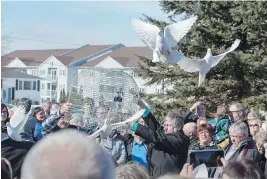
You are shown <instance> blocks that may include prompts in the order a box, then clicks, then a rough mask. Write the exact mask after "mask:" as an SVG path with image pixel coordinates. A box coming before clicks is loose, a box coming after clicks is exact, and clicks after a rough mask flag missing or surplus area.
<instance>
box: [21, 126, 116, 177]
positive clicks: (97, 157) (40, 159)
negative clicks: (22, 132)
mask: <svg viewBox="0 0 267 179" xmlns="http://www.w3.org/2000/svg"><path fill="white" fill-rule="evenodd" d="M74 139H75V140H74ZM78 178H79V179H88V178H94V179H114V178H115V168H114V164H113V161H112V158H111V157H110V155H109V154H108V153H107V152H105V151H104V150H103V149H102V148H101V147H100V146H99V145H97V144H96V143H95V142H94V140H93V139H91V138H88V136H87V135H85V134H83V133H80V132H78V131H76V130H73V129H68V130H62V131H60V132H56V133H52V134H50V135H48V136H47V137H45V138H44V139H43V140H41V141H40V142H38V143H37V144H36V145H35V146H34V147H33V148H32V150H30V152H29V153H28V155H27V156H26V158H25V161H24V163H23V166H22V175H21V179H78Z"/></svg>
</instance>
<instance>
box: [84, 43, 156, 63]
mask: <svg viewBox="0 0 267 179" xmlns="http://www.w3.org/2000/svg"><path fill="white" fill-rule="evenodd" d="M138 56H144V57H146V58H150V59H152V57H153V52H152V50H151V49H150V48H148V47H121V48H118V49H115V50H114V51H112V52H110V53H108V54H106V55H103V56H100V57H98V58H95V59H93V60H90V61H88V62H86V63H84V64H82V65H81V66H82V67H94V66H96V65H97V64H99V63H100V62H102V61H103V60H104V59H106V58H107V57H111V58H113V59H114V60H116V61H117V62H118V63H120V64H121V65H122V66H123V67H135V66H136V65H137V64H138V60H139V57H138Z"/></svg>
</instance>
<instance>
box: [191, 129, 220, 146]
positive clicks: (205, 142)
mask: <svg viewBox="0 0 267 179" xmlns="http://www.w3.org/2000/svg"><path fill="white" fill-rule="evenodd" d="M212 133H213V131H212V127H211V126H210V125H206V124H202V125H200V126H199V127H198V128H197V135H198V142H197V143H195V144H193V145H192V146H189V150H205V149H218V146H217V145H216V144H215V143H214V142H213V141H212Z"/></svg>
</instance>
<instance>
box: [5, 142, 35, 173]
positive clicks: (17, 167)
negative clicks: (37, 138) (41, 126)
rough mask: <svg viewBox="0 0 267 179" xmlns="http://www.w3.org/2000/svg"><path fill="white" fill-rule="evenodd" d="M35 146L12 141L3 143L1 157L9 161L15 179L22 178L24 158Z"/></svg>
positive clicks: (30, 143) (29, 143)
mask: <svg viewBox="0 0 267 179" xmlns="http://www.w3.org/2000/svg"><path fill="white" fill-rule="evenodd" d="M33 145H34V143H32V142H24V141H23V142H18V141H14V140H12V139H6V140H4V141H2V142H1V155H2V157H3V158H6V159H7V160H9V162H10V164H11V167H12V171H13V177H14V178H15V177H18V178H20V172H21V166H22V164H23V161H24V158H25V157H26V154H27V153H28V151H29V150H30V148H31V147H32V146H33Z"/></svg>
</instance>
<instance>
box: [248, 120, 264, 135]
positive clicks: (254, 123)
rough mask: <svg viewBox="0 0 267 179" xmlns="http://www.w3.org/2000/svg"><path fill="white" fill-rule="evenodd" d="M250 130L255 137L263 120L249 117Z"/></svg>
mask: <svg viewBox="0 0 267 179" xmlns="http://www.w3.org/2000/svg"><path fill="white" fill-rule="evenodd" d="M248 126H249V132H250V134H251V136H252V138H253V139H254V137H255V135H256V134H257V133H258V132H259V131H260V128H261V121H260V120H259V119H258V118H250V119H248Z"/></svg>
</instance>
